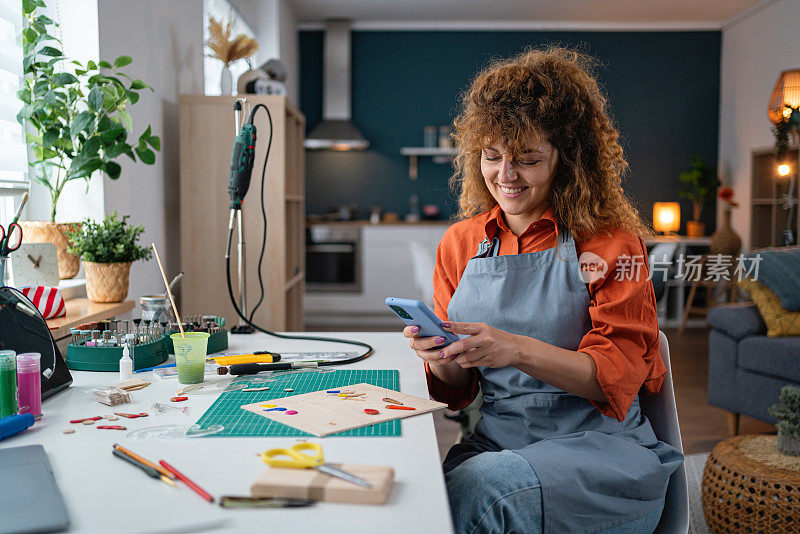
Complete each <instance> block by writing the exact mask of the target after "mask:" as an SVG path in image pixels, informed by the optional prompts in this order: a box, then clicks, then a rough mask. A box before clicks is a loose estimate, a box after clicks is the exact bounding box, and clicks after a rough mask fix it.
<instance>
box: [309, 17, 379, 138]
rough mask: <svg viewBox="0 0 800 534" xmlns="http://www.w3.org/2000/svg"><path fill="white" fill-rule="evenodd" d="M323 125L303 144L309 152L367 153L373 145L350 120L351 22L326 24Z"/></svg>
mask: <svg viewBox="0 0 800 534" xmlns="http://www.w3.org/2000/svg"><path fill="white" fill-rule="evenodd" d="M324 47H325V49H324V56H323V62H324V73H323V84H324V88H323V95H322V122H320V123H319V124H318V125H317V126H316V127H315V128H314V129H313V130H311V133H309V134H308V137H307V138H306V140H305V141H304V142H303V146H305V147H306V148H307V149H309V150H366V149H367V147H369V141H367V140H366V138H365V137H364V135H363V134H362V133H361V132H360V131H359V129H358V128H356V125H355V124H353V122H352V121H351V120H350V22H349V21H346V20H329V21H327V22H326V23H325V44H324Z"/></svg>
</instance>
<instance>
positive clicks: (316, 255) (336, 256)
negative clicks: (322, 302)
mask: <svg viewBox="0 0 800 534" xmlns="http://www.w3.org/2000/svg"><path fill="white" fill-rule="evenodd" d="M360 249H361V229H360V227H359V226H358V225H357V224H342V223H340V224H313V225H311V226H309V227H308V228H307V230H306V291H309V292H321V291H339V292H351V293H359V292H361V250H360Z"/></svg>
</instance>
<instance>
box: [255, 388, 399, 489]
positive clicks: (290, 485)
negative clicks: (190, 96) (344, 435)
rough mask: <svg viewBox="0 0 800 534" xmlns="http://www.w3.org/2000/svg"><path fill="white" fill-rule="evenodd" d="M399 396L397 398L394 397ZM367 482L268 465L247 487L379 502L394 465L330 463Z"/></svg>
mask: <svg viewBox="0 0 800 534" xmlns="http://www.w3.org/2000/svg"><path fill="white" fill-rule="evenodd" d="M398 400H399V399H398ZM331 465H334V466H335V467H338V468H339V469H342V470H343V471H347V472H348V473H351V474H353V475H355V476H357V477H359V478H363V479H364V480H366V481H367V482H369V483H370V484H371V485H372V487H371V488H369V489H368V488H364V487H361V486H358V485H356V484H353V483H352V482H348V481H346V480H342V479H341V478H337V477H332V476H328V475H326V474H324V473H320V472H319V471H317V470H316V469H292V468H287V467H270V468H269V469H267V470H266V471H264V473H263V474H262V475H261V476H260V477H259V479H258V480H257V481H256V482H255V483H254V484H253V485H252V486H251V487H250V493H251V495H252V496H253V497H277V498H283V499H307V500H310V501H325V502H344V503H358V504H383V503H384V502H386V499H387V498H389V492H390V491H391V489H392V485H393V483H394V469H392V468H391V467H389V466H385V465H350V464H331Z"/></svg>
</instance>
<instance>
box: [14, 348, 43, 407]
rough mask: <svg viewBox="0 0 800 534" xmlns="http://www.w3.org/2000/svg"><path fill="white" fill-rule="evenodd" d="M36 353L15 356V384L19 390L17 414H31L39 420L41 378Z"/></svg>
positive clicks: (37, 354) (39, 356) (38, 355)
mask: <svg viewBox="0 0 800 534" xmlns="http://www.w3.org/2000/svg"><path fill="white" fill-rule="evenodd" d="M40 359H41V355H40V354H39V353H38V352H26V353H25V354H18V355H17V384H18V386H19V390H18V393H17V396H18V398H19V413H29V414H32V415H33V417H34V418H36V419H37V420H39V419H40V418H41V417H42V376H41V372H40V371H39V360H40Z"/></svg>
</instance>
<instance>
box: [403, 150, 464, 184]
mask: <svg viewBox="0 0 800 534" xmlns="http://www.w3.org/2000/svg"><path fill="white" fill-rule="evenodd" d="M400 153H401V154H402V155H404V156H408V177H409V178H410V179H411V180H416V179H417V178H418V177H419V170H418V168H417V158H418V157H420V156H422V157H431V158H433V162H434V163H449V162H451V161H453V158H454V157H455V156H456V154H458V150H457V149H456V148H438V147H433V148H428V147H422V146H404V147H402V148H401V149H400Z"/></svg>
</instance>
